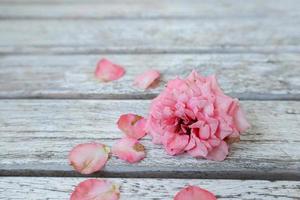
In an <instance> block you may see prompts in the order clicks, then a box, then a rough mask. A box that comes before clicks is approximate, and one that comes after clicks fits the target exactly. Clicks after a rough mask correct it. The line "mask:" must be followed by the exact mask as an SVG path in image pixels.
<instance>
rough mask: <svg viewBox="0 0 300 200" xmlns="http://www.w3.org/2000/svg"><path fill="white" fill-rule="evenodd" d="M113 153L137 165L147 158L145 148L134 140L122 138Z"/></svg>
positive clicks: (114, 147)
mask: <svg viewBox="0 0 300 200" xmlns="http://www.w3.org/2000/svg"><path fill="white" fill-rule="evenodd" d="M112 153H113V154H114V155H115V156H117V157H118V158H120V159H121V160H125V161H127V162H129V163H135V162H138V161H140V160H142V159H144V158H145V156H146V152H145V147H144V146H143V145H142V144H140V143H139V142H138V141H137V140H136V139H133V138H128V137H125V138H122V139H120V140H119V141H118V142H117V143H116V144H115V145H114V146H113V147H112Z"/></svg>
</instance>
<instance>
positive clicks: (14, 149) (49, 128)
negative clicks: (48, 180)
mask: <svg viewBox="0 0 300 200" xmlns="http://www.w3.org/2000/svg"><path fill="white" fill-rule="evenodd" d="M148 105H149V101H146V100H123V101H120V100H109V101H106V100H102V101H99V100H1V101H0V109H1V110H0V113H1V114H0V135H1V140H0V174H1V175H28V176H33V175H38V176H42V175H45V176H79V174H77V173H75V172H74V171H73V170H72V169H71V167H69V165H68V163H67V154H68V152H69V151H70V149H71V148H72V147H73V146H75V145H76V144H79V143H83V142H88V141H99V142H102V143H105V144H107V145H109V146H111V145H112V144H113V143H115V141H116V140H117V139H118V138H120V137H121V136H122V133H121V132H120V131H119V130H118V129H117V127H116V125H115V123H116V121H117V119H118V117H119V116H120V115H121V114H124V113H129V112H132V113H139V114H141V115H144V116H146V113H147V109H148ZM242 105H243V106H244V108H245V111H246V113H247V116H248V119H249V121H250V122H251V124H252V128H251V129H249V130H248V131H247V133H245V134H244V135H243V136H242V138H241V142H240V143H236V144H234V145H233V146H232V147H231V151H230V155H229V157H228V159H227V160H225V161H224V162H213V161H207V160H201V159H194V158H191V157H189V156H186V155H182V156H175V157H173V156H168V155H167V154H166V153H165V152H164V150H163V149H162V147H161V146H160V145H154V144H152V142H151V141H150V138H149V137H147V138H145V139H144V140H143V141H142V143H143V144H145V146H146V149H147V158H146V159H144V160H143V161H142V162H140V163H138V164H135V165H130V164H126V163H125V162H123V161H121V160H118V159H117V158H114V157H112V158H111V159H110V161H109V162H108V164H107V166H106V167H105V169H104V170H103V171H101V172H99V173H96V174H94V175H93V176H110V177H165V178H171V177H174V178H175V177H176V178H188V177H189V178H199V177H201V178H250V179H272V180H273V179H286V180H287V179H294V180H299V179H300V173H299V172H300V135H299V134H298V132H299V124H300V102H293V101H266V102H264V101H243V102H242Z"/></svg>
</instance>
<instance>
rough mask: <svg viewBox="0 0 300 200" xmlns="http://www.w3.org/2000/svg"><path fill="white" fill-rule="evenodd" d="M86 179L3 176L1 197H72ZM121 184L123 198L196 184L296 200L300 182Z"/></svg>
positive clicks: (161, 194)
mask: <svg viewBox="0 0 300 200" xmlns="http://www.w3.org/2000/svg"><path fill="white" fill-rule="evenodd" d="M83 180H85V179H84V178H49V177H48V178H44V177H41V178H37V177H34V178H33V177H1V178H0V185H1V187H0V199H3V200H4V199H5V200H17V199H30V200H42V199H48V200H51V199H53V200H60V199H69V197H70V194H71V193H72V190H73V189H74V187H75V186H76V185H77V184H78V183H79V182H81V181H83ZM110 180H111V181H113V182H114V183H116V184H119V185H120V192H121V195H120V197H121V198H120V199H121V200H128V199H130V200H140V199H143V200H144V199H145V200H158V199H164V200H171V199H173V198H174V196H175V195H176V193H177V192H178V191H180V189H181V188H183V187H185V186H187V185H197V186H200V187H202V188H204V189H207V190H209V191H211V192H213V193H214V194H215V195H216V196H217V198H218V199H219V200H240V199H244V200H250V199H255V200H273V199H280V200H296V199H300V182H299V181H274V182H270V181H254V180H246V181H241V180H215V179H213V180H199V179H119V178H118V179H110Z"/></svg>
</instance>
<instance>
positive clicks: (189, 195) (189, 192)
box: [174, 186, 217, 200]
mask: <svg viewBox="0 0 300 200" xmlns="http://www.w3.org/2000/svg"><path fill="white" fill-rule="evenodd" d="M174 200H217V198H216V197H215V195H214V194H212V193H211V192H209V191H207V190H205V189H202V188H200V187H198V186H188V187H186V188H183V189H182V190H180V191H179V192H178V193H177V194H176V196H175V198H174Z"/></svg>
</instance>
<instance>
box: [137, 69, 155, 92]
mask: <svg viewBox="0 0 300 200" xmlns="http://www.w3.org/2000/svg"><path fill="white" fill-rule="evenodd" d="M159 77H160V73H159V71H157V70H148V71H146V72H144V73H142V74H140V75H138V76H137V77H136V78H135V79H134V83H133V84H134V85H135V86H136V87H138V88H141V89H147V88H149V87H150V86H152V85H153V84H154V83H155V81H156V80H158V79H159Z"/></svg>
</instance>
